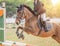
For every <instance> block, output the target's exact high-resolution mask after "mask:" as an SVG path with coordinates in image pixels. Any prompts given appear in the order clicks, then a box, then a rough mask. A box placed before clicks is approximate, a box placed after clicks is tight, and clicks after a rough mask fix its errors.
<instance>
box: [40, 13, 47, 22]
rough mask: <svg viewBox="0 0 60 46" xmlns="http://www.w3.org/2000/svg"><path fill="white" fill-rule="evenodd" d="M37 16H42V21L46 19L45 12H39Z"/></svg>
mask: <svg viewBox="0 0 60 46" xmlns="http://www.w3.org/2000/svg"><path fill="white" fill-rule="evenodd" d="M39 16H40V17H41V18H42V20H43V21H46V14H45V13H43V14H41V15H39Z"/></svg>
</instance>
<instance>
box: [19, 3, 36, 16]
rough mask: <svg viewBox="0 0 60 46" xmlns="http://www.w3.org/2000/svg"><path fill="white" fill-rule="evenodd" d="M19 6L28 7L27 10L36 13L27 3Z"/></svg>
mask: <svg viewBox="0 0 60 46" xmlns="http://www.w3.org/2000/svg"><path fill="white" fill-rule="evenodd" d="M20 6H23V7H26V8H27V9H29V11H31V13H32V14H34V15H36V14H35V12H34V11H33V10H32V9H31V8H30V7H29V6H27V5H24V4H23V5H20Z"/></svg>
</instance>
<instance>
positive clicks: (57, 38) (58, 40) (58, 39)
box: [52, 35, 60, 43]
mask: <svg viewBox="0 0 60 46" xmlns="http://www.w3.org/2000/svg"><path fill="white" fill-rule="evenodd" d="M52 38H53V39H55V40H56V41H57V42H58V43H60V38H59V37H58V36H55V35H54V36H52Z"/></svg>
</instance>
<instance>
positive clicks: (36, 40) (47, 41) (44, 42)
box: [6, 29, 60, 46]
mask: <svg viewBox="0 0 60 46" xmlns="http://www.w3.org/2000/svg"><path fill="white" fill-rule="evenodd" d="M15 32H16V29H6V39H7V40H11V41H17V42H23V43H27V44H33V45H35V46H60V44H59V43H57V42H56V41H55V40H54V39H52V38H51V37H48V38H41V37H36V36H33V35H30V34H29V35H28V34H27V33H25V32H24V36H25V39H24V40H21V39H18V38H17V36H16V34H15Z"/></svg>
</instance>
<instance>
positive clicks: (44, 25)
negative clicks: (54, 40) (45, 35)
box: [43, 21, 48, 32]
mask: <svg viewBox="0 0 60 46" xmlns="http://www.w3.org/2000/svg"><path fill="white" fill-rule="evenodd" d="M43 27H44V29H45V32H48V29H47V27H46V21H43Z"/></svg>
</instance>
